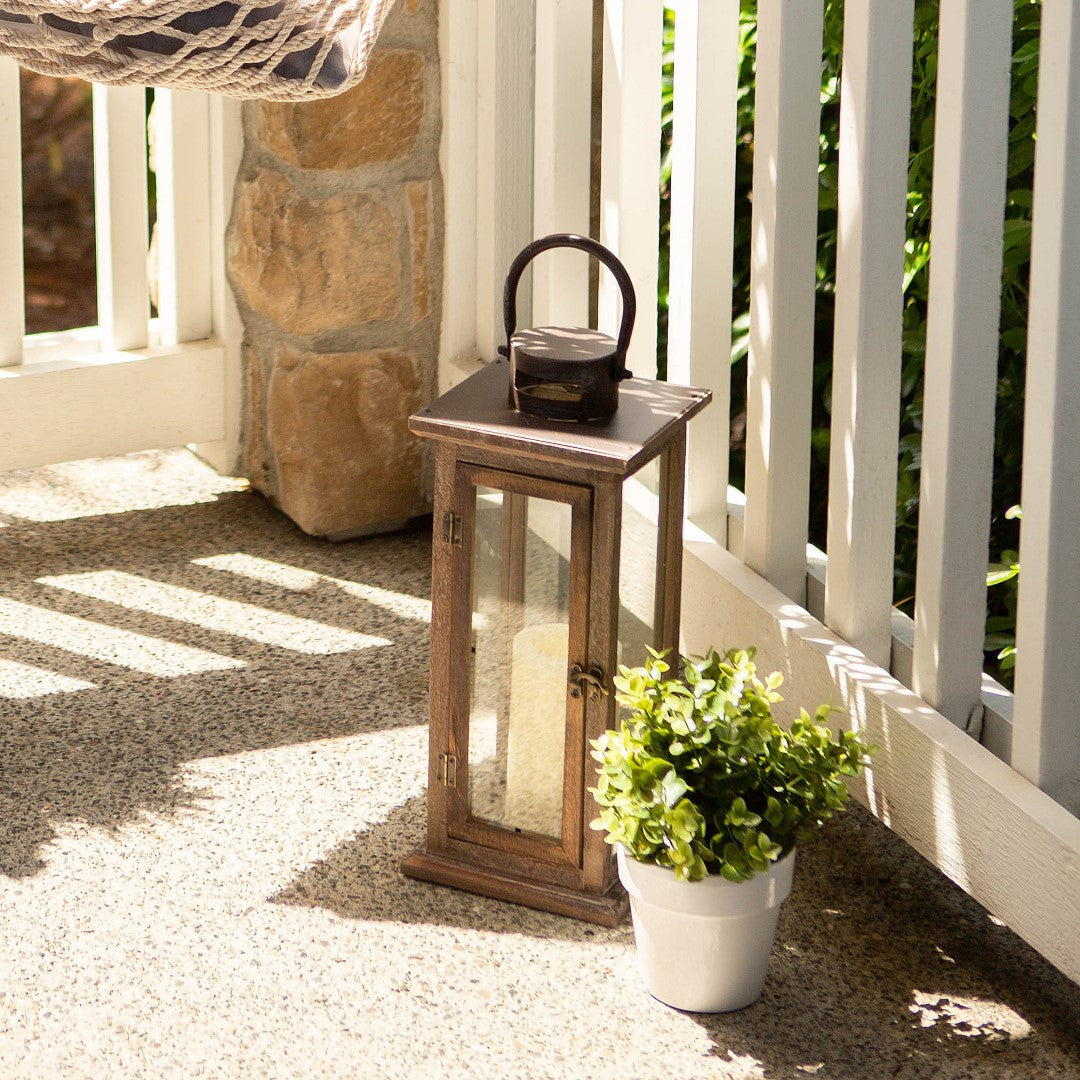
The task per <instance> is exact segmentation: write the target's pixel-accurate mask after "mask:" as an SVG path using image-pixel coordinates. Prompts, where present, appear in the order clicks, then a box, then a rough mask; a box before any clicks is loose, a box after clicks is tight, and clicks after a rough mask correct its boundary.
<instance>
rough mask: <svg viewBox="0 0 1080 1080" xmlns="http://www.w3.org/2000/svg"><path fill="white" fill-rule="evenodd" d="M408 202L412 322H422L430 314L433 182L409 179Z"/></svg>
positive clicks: (406, 197) (406, 186)
mask: <svg viewBox="0 0 1080 1080" xmlns="http://www.w3.org/2000/svg"><path fill="white" fill-rule="evenodd" d="M405 202H406V205H407V206H408V211H409V241H410V251H411V257H412V309H413V321H414V322H422V321H423V320H424V319H426V318H427V317H428V316H429V315H430V314H431V183H430V182H429V181H409V182H408V183H407V184H406V185H405Z"/></svg>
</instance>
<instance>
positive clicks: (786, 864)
mask: <svg viewBox="0 0 1080 1080" xmlns="http://www.w3.org/2000/svg"><path fill="white" fill-rule="evenodd" d="M650 654H651V655H650V658H649V660H648V662H647V663H646V664H645V666H644V667H638V668H625V667H620V668H619V675H618V676H616V678H615V687H616V690H617V691H618V692H617V694H616V698H617V700H618V701H619V703H620V704H621V705H623V706H624V707H625V709H626V710H628V712H627V713H626V714H624V717H623V719H622V720H621V721H620V724H619V729H618V730H617V731H608V732H606V733H605V734H604V735H602V736H601V737H600V738H599V739H596V740H595V741H594V742H593V743H592V745H593V747H594V752H593V757H594V758H596V760H597V761H599V762H600V768H599V770H598V773H599V781H598V783H597V786H596V787H595V788H590V791H591V792H592V793H593V795H594V796H595V798H596V801H597V803H598V804H599V805H600V817H599V818H598V819H597V820H596V821H594V822H592V827H593V828H595V829H602V830H605V831H606V833H607V837H606V839H607V842H608V843H609V844H613V845H615V846H616V849H617V858H618V865H619V877H620V879H621V880H622V882H623V884H624V885H625V886H626V890H627V892H628V893H629V894H630V905H631V913H632V916H633V923H634V935H635V938H636V940H637V946H638V961H639V966H640V968H641V971H642V975H643V977H644V980H645V984H646V986H647V988H648V990H649V992H650V993H651V994H653V996H654V997H657V998H659V999H660V1000H661V1001H663V1002H665V1003H667V1004H668V1005H672V1006H674V1007H675V1008H678V1009H685V1010H688V1011H691V1012H728V1011H730V1010H733V1009H741V1008H744V1007H745V1006H747V1005H749V1004H751V1003H752V1002H753V1001H755V1000H756V999H757V998H758V997H759V996H760V994H761V991H762V988H763V986H764V984H765V971H766V968H767V967H768V963H769V953H770V951H771V949H772V942H773V937H774V936H775V933H776V922H777V917H778V916H779V912H780V905H781V904H782V903H783V902H784V900H786V899H787V897H788V894H789V893H790V891H791V881H792V873H793V870H794V862H795V848H796V845H797V844H799V843H801V842H803V841H805V840H807V839H809V838H810V837H811V836H813V835H814V834H815V833H816V832H817V830H818V829H819V828H820V827H821V825H822V824H823V823H824V821H825V819H826V818H828V817H831V816H832V814H833V813H834V812H835V811H838V810H842V809H843V807H844V802H845V799H846V798H847V789H846V787H845V785H844V780H843V778H844V777H845V776H855V775H857V774H858V772H859V769H860V768H861V767H862V765H864V764H865V763H866V760H867V754H868V753H869V748H868V747H866V746H864V745H863V743H862V742H860V740H859V738H858V736H857V735H856V734H855V733H854V732H851V731H843V732H841V733H840V735H839V737H837V738H834V737H833V735H832V732H831V731H830V730H829V728H828V727H827V726H825V724H824V723H823V721H824V720H826V718H827V717H828V715H829V713H830V711H831V710H830V708H829V706H827V705H822V706H821V707H820V708H818V709H817V711H816V712H815V714H814V716H813V717H811V716H810V715H809V713H807V711H806V710H805V709H803V710H802V711H801V714H800V716H799V717H798V719H796V720H795V721H794V722H793V723H792V725H791V726H790V728H787V729H785V728H782V727H781V726H780V725H779V724H777V722H776V721H775V720H774V719H773V716H772V705H773V704H774V703H775V702H777V701H780V700H782V699H781V697H780V695H779V694H778V693H777V688H778V687H779V685H780V683H781V682H782V677H781V675H780V674H779V673H774V674H772V675H770V676H769V677H768V678H767V679H765V680H764V681H762V680H761V679H760V678H758V676H757V669H756V667H755V665H754V662H753V656H754V651H753V650H752V649H750V650H744V649H732V650H730V651H728V652H726V653H724V654H722V655H721V654H720V653H718V652H716V651H715V650H712V651H710V652H709V654H708V655H707V656H704V657H699V658H693V657H685V656H684V657H680V661H681V667H682V675H681V677H674V676H669V674H668V672H669V666H668V664H667V663H666V662H665V661H664V658H663V654H661V653H656V652H653V651H652V650H650Z"/></svg>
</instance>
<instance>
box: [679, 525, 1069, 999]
mask: <svg viewBox="0 0 1080 1080" xmlns="http://www.w3.org/2000/svg"><path fill="white" fill-rule="evenodd" d="M693 532H695V533H696V532H697V530H693ZM687 535H688V539H687V542H686V545H685V554H684V569H683V614H682V630H683V639H684V643H685V644H684V648H686V649H687V650H688V651H691V652H700V651H703V650H704V649H706V648H708V647H709V646H710V645H716V646H717V647H720V646H724V645H749V644H754V645H756V646H757V647H758V661H759V665H760V667H761V668H762V669H763V670H765V671H771V670H774V669H775V670H779V671H781V672H783V674H784V677H785V681H786V693H787V694H788V695H789V700H788V701H787V702H786V703H785V707H786V708H787V709H789V710H792V709H796V708H798V705H799V704H806V705H808V706H814V705H817V704H818V703H820V702H822V701H830V702H831V703H833V704H835V705H836V706H838V707H840V708H842V709H844V710H846V713H847V716H846V719H843V718H841V717H839V716H838V717H837V720H838V723H839V722H843V723H847V724H850V725H851V726H854V727H857V728H858V729H859V730H860V731H861V732H862V733H863V734H864V737H865V738H866V739H867V740H868V741H869V742H871V743H875V744H877V745H878V746H879V747H880V748H881V749H880V751H879V753H878V754H877V756H876V758H875V763H874V767H873V769H872V770H871V771H870V773H869V774H868V776H867V778H866V781H865V783H864V782H863V781H859V782H856V783H853V784H852V785H851V790H852V794H853V795H854V796H855V797H856V798H857V799H858V800H859V801H860V802H862V803H863V804H864V805H865V806H866V807H867V808H868V809H869V810H870V811H871V813H873V814H874V816H875V817H877V818H879V819H880V820H881V821H882V822H884V823H885V824H886V825H888V826H889V828H890V829H892V830H893V831H894V832H896V833H897V835H899V836H901V837H903V839H904V840H906V841H907V842H908V843H909V844H911V845H912V847H914V848H915V849H916V851H918V852H919V853H920V854H922V855H923V856H924V857H925V858H927V859H929V860H930V862H932V863H933V864H934V865H935V866H937V867H938V868H939V869H940V870H941V871H942V872H943V873H944V874H945V875H946V876H947V877H949V878H950V879H951V880H952V881H954V882H956V884H957V885H959V886H960V887H961V888H962V889H964V891H965V892H967V893H968V894H969V895H971V896H972V897H974V899H976V900H977V901H978V902H979V903H980V904H982V905H983V906H984V907H986V908H987V909H988V910H989V911H990V912H992V913H993V914H994V915H996V916H997V917H998V918H1000V919H1002V920H1003V921H1004V922H1005V923H1007V924H1008V926H1009V927H1011V928H1012V929H1013V930H1014V931H1015V932H1016V933H1017V934H1019V935H1020V937H1022V938H1023V939H1024V940H1025V941H1027V942H1028V943H1029V944H1030V945H1031V946H1032V947H1033V948H1035V949H1036V950H1037V951H1038V952H1039V953H1041V954H1042V955H1043V956H1045V957H1046V958H1047V959H1048V960H1049V961H1050V962H1051V963H1053V964H1054V965H1056V966H1057V967H1058V968H1060V970H1061V971H1062V972H1063V973H1064V974H1065V975H1067V976H1068V977H1069V978H1071V979H1073V980H1075V981H1077V982H1080V935H1078V934H1077V932H1076V928H1077V927H1078V926H1080V819H1077V818H1075V817H1073V816H1072V815H1071V814H1069V813H1068V811H1066V810H1065V809H1063V808H1062V807H1061V806H1059V805H1058V804H1057V803H1056V802H1054V801H1053V800H1052V799H1051V798H1050V797H1049V796H1047V795H1045V794H1044V793H1043V792H1041V791H1039V789H1038V788H1036V787H1035V786H1034V785H1033V784H1031V783H1030V782H1029V781H1027V780H1025V779H1024V778H1023V777H1022V776H1020V774H1019V773H1016V772H1014V771H1013V770H1012V769H1011V768H1010V767H1009V766H1008V765H1006V764H1005V763H1004V762H1002V761H1000V760H999V759H998V758H997V757H995V756H994V754H992V753H991V752H990V751H989V750H988V749H987V748H986V747H984V746H981V745H979V743H977V742H976V741H975V740H974V739H972V738H971V737H970V736H968V735H967V734H965V733H964V732H963V731H961V730H960V729H959V728H957V727H956V726H955V725H953V724H952V723H950V722H949V721H948V720H946V719H945V717H944V716H942V715H941V714H940V713H938V712H935V711H934V710H933V709H931V708H930V707H929V706H928V705H926V704H924V703H923V702H922V701H921V700H920V699H919V698H917V697H916V696H915V695H914V694H913V693H912V692H911V691H910V690H908V689H907V688H906V687H904V686H902V685H901V684H900V683H899V682H898V681H897V680H896V679H894V678H893V677H892V676H891V675H890V674H889V673H888V672H887V671H885V670H884V669H883V668H881V667H878V666H877V665H876V664H873V663H872V662H871V661H869V660H867V659H866V657H865V656H863V654H862V653H860V652H859V651H858V650H857V649H856V648H854V646H852V645H849V644H847V643H846V642H844V641H843V640H842V639H840V638H838V637H837V636H836V635H835V634H834V633H833V632H832V631H830V630H829V629H827V628H826V627H825V626H824V625H823V624H822V623H820V622H819V621H818V620H817V619H815V618H813V617H812V616H811V615H810V614H809V613H808V612H807V611H806V610H805V609H804V608H801V607H799V606H798V605H797V604H795V603H793V602H792V601H791V600H789V599H788V598H787V597H786V596H784V595H783V594H782V593H780V592H779V591H778V590H777V589H776V588H774V587H773V586H772V585H770V584H769V583H768V582H766V581H765V580H764V579H763V578H761V577H759V576H758V575H757V574H756V573H754V572H753V571H752V570H750V569H749V568H748V567H747V566H745V565H744V564H743V563H742V562H740V561H739V560H738V559H737V558H735V556H733V555H732V554H731V553H730V552H728V551H726V550H724V549H723V548H721V547H720V546H719V545H718V544H716V543H715V542H714V541H712V540H709V539H708V538H706V537H704V534H699V538H693V539H691V538H690V531H688V534H687Z"/></svg>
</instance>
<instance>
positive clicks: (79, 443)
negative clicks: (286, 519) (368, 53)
mask: <svg viewBox="0 0 1080 1080" xmlns="http://www.w3.org/2000/svg"><path fill="white" fill-rule="evenodd" d="M156 102H157V104H156V109H155V116H156V147H157V163H156V164H157V168H156V176H157V230H158V266H159V286H158V308H159V312H158V315H157V317H156V318H153V319H151V318H150V300H149V291H148V284H147V251H148V248H149V236H148V223H147V202H148V197H147V150H146V145H147V143H146V125H147V116H146V94H145V90H144V89H143V88H142V87H104V86H95V87H94V90H93V107H94V108H93V113H94V173H95V184H94V190H95V218H96V241H97V295H98V325H97V326H94V327H71V328H70V329H69V330H66V331H61V332H58V333H50V334H34V335H29V336H27V335H25V334H24V328H25V313H24V289H23V274H22V266H23V255H22V195H21V188H22V184H21V170H20V153H19V145H20V130H19V75H18V68H17V66H16V65H15V64H14V62H12V61H10V60H6V59H2V58H0V147H2V149H3V153H2V154H0V290H2V291H3V296H4V304H3V307H2V310H0V468H2V469H12V468H21V467H27V466H33V465H43V464H50V463H53V462H58V461H67V460H71V459H74V458H84V457H99V456H105V455H109V454H120V453H126V452H129V451H133V450H142V449H150V448H156V447H166V446H179V445H186V444H192V443H194V444H198V445H199V449H200V451H201V452H202V453H203V454H204V455H205V456H206V457H207V458H208V459H210V460H211V461H212V462H213V463H214V464H215V465H217V466H218V467H219V468H222V469H226V470H227V469H231V468H232V467H233V465H234V464H235V454H236V445H237V437H238V433H237V427H238V418H239V413H240V409H239V381H240V379H239V344H240V336H241V335H240V325H239V320H238V317H237V314H236V310H235V307H234V304H233V300H232V295H231V292H230V290H229V287H228V283H227V281H226V276H225V248H224V243H225V226H226V224H227V220H228V213H229V209H230V207H231V202H232V184H233V178H234V177H235V175H236V168H237V164H238V162H239V158H240V154H241V152H242V148H243V139H242V135H241V132H240V117H239V106H238V104H237V103H235V102H229V101H226V100H225V99H221V98H216V99H215V98H209V97H208V96H207V95H205V94H192V93H182V92H172V91H158V93H157V95H156Z"/></svg>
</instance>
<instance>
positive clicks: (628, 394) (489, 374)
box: [409, 360, 712, 476]
mask: <svg viewBox="0 0 1080 1080" xmlns="http://www.w3.org/2000/svg"><path fill="white" fill-rule="evenodd" d="M508 369H509V365H508V364H507V362H506V361H505V360H495V361H493V362H492V363H490V364H488V365H487V366H486V367H484V368H482V369H481V370H480V371H478V372H477V373H476V374H475V375H472V376H470V377H469V378H468V379H466V380H465V381H464V382H462V383H460V384H459V385H457V386H455V387H454V388H453V389H452V390H450V391H448V392H447V393H445V394H443V396H442V397H440V398H439V399H438V400H437V401H434V402H432V404H431V405H429V406H428V407H427V408H425V409H421V410H420V411H419V412H417V413H414V414H413V415H412V416H411V417H410V418H409V428H410V430H411V431H412V432H414V433H415V434H417V435H422V436H424V437H426V438H429V439H442V440H446V441H449V442H455V443H462V444H465V445H470V446H478V447H482V448H486V449H492V450H506V451H511V452H515V453H519V454H520V453H531V454H535V455H536V456H537V457H540V458H546V459H548V460H552V461H565V462H570V463H574V464H576V463H580V462H581V461H582V459H586V460H588V461H589V463H590V464H591V465H593V466H594V467H595V468H596V469H598V470H599V471H601V472H605V473H615V474H617V475H621V476H628V475H630V473H632V472H635V471H637V469H639V468H640V467H641V466H642V465H644V464H645V463H646V462H647V461H649V460H650V459H652V458H653V457H655V456H656V455H657V454H658V453H659V452H660V451H661V450H662V449H663V448H664V446H665V445H666V444H667V443H668V442H669V441H670V440H671V439H673V438H675V437H676V436H677V435H678V433H679V430H680V429H681V427H682V425H684V424H685V423H686V421H687V420H689V419H690V418H691V417H692V416H694V415H695V414H697V413H698V412H700V411H701V410H702V409H703V408H704V407H705V406H706V405H707V404H708V403H709V402H710V401H711V400H712V391H711V390H705V389H702V388H700V387H693V386H677V385H675V384H674V383H665V382H656V381H654V380H651V379H628V380H626V381H625V382H624V383H623V384H622V389H621V391H620V397H619V409H618V411H617V412H616V413H615V414H614V415H613V416H612V417H610V418H609V419H607V420H598V421H597V420H594V421H582V422H575V423H568V422H566V421H557V420H545V419H543V418H541V417H537V416H530V415H528V414H527V413H522V412H518V411H516V410H515V409H513V408H511V407H510V405H509V404H508V402H507V397H506V386H507V378H508V373H509V372H508Z"/></svg>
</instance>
